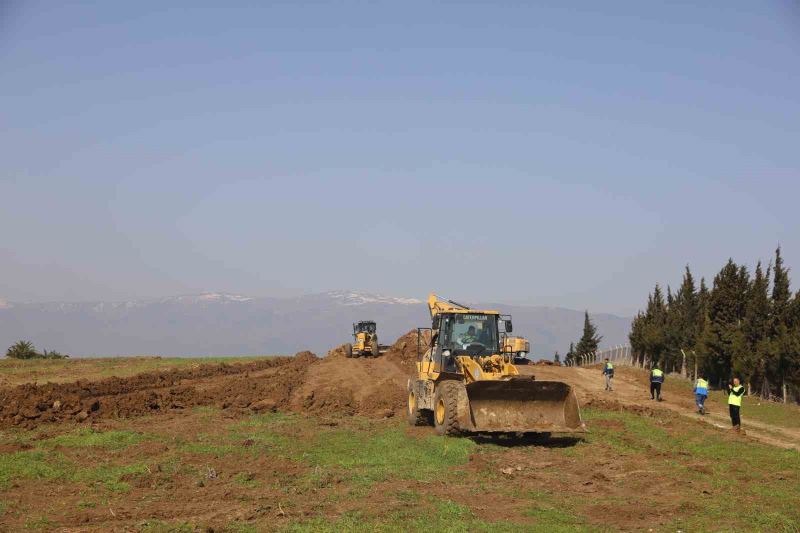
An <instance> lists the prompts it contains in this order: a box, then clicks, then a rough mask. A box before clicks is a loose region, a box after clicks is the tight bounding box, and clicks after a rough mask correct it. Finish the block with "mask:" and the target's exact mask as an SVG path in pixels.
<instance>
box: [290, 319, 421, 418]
mask: <svg viewBox="0 0 800 533" xmlns="http://www.w3.org/2000/svg"><path fill="white" fill-rule="evenodd" d="M416 359H417V332H416V330H414V331H410V332H408V333H406V334H405V335H403V336H402V337H400V338H399V339H398V340H397V341H396V342H395V343H394V344H393V345H392V346H391V347H389V349H388V350H387V351H386V353H385V354H384V355H382V356H380V357H370V358H353V359H348V358H346V357H345V356H344V349H343V347H341V346H340V347H339V348H335V349H333V350H331V351H330V352H328V356H327V357H325V359H323V360H321V361H320V362H319V363H318V364H316V365H314V366H313V367H311V368H309V371H308V374H307V375H306V381H305V382H304V383H303V384H302V386H300V387H298V388H297V391H296V393H295V394H294V397H293V399H292V407H293V408H294V409H296V410H301V411H303V412H307V413H314V414H331V413H343V414H347V415H362V416H393V415H394V414H396V413H400V412H402V411H403V410H404V409H405V402H406V383H407V381H408V377H409V375H410V374H411V369H412V368H413V364H414V362H415V361H416Z"/></svg>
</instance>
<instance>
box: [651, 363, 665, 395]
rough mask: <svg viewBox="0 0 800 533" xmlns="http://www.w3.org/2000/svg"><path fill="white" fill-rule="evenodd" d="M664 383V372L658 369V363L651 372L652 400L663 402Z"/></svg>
mask: <svg viewBox="0 0 800 533" xmlns="http://www.w3.org/2000/svg"><path fill="white" fill-rule="evenodd" d="M662 383H664V371H663V370H661V369H660V368H658V363H656V364H655V365H654V366H653V370H651V371H650V399H651V400H658V401H659V402H660V401H661V384H662Z"/></svg>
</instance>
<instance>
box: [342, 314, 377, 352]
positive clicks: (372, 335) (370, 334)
mask: <svg viewBox="0 0 800 533" xmlns="http://www.w3.org/2000/svg"><path fill="white" fill-rule="evenodd" d="M344 350H345V356H347V357H378V355H380V352H381V346H380V345H379V344H378V331H377V326H376V325H375V322H373V321H371V320H362V321H361V322H357V323H355V324H353V343H352V344H345V347H344Z"/></svg>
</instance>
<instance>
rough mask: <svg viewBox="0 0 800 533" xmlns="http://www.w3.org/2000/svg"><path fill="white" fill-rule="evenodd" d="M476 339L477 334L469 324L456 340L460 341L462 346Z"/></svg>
mask: <svg viewBox="0 0 800 533" xmlns="http://www.w3.org/2000/svg"><path fill="white" fill-rule="evenodd" d="M477 340H478V335H477V333H476V330H475V326H470V327H469V328H467V332H466V333H464V334H462V335H461V336H460V337H459V338H458V342H460V343H461V344H463V345H464V346H467V345H470V344H472V343H473V342H475V341H477Z"/></svg>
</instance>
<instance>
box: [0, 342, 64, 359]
mask: <svg viewBox="0 0 800 533" xmlns="http://www.w3.org/2000/svg"><path fill="white" fill-rule="evenodd" d="M6 357H10V358H12V359H66V358H67V357H69V356H68V355H64V354H61V353H59V352H57V351H55V350H53V351H50V352H48V351H47V350H45V351H44V353H39V352H37V351H36V349H35V348H34V347H33V343H32V342H31V341H17V342H16V343H15V344H13V345H12V346H11V347H10V348H9V349H8V350H6Z"/></svg>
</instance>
